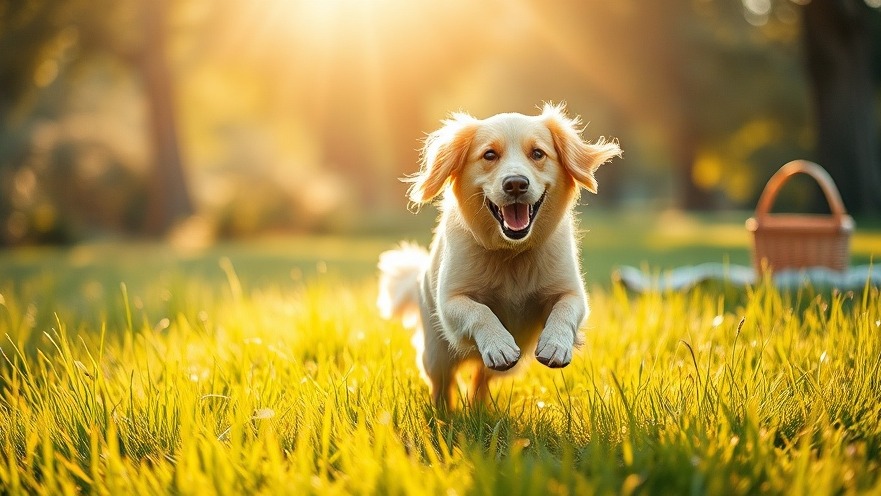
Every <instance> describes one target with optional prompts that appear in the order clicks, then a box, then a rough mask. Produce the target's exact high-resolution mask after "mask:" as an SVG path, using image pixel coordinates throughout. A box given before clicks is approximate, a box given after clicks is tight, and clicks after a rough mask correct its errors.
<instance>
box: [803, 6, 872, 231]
mask: <svg viewBox="0 0 881 496" xmlns="http://www.w3.org/2000/svg"><path fill="white" fill-rule="evenodd" d="M874 14H875V13H874V12H872V11H871V9H870V8H869V7H867V6H866V4H865V2H863V0H822V1H816V0H815V1H813V2H810V3H809V4H807V5H806V6H805V7H804V13H803V15H804V18H803V21H804V22H803V26H804V40H805V55H806V62H807V70H808V74H809V76H810V83H811V85H812V87H813V96H814V109H815V113H816V114H815V115H816V122H817V124H816V125H817V161H818V162H819V163H820V165H822V166H823V167H824V168H825V169H826V170H828V171H829V174H830V175H831V176H832V178H833V179H834V180H835V183H836V184H837V186H838V189H839V190H840V191H841V196H842V198H843V200H844V203H845V205H846V207H847V208H848V210H850V211H851V212H855V213H860V214H871V213H878V212H879V211H881V150H879V137H878V121H877V116H876V115H875V101H874V89H873V87H872V53H871V52H872V43H871V33H870V26H869V23H870V22H871V21H872V20H873V19H874ZM821 201H823V202H825V200H821Z"/></svg>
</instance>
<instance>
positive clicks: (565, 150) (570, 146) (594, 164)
mask: <svg viewBox="0 0 881 496" xmlns="http://www.w3.org/2000/svg"><path fill="white" fill-rule="evenodd" d="M541 116H542V117H543V118H544V119H545V123H546V125H547V126H548V129H549V130H550V131H551V135H552V136H553V137H554V146H555V147H556V149H557V154H558V155H559V156H560V162H561V163H562V165H563V167H564V168H565V169H566V171H567V172H569V175H571V176H572V178H573V179H575V182H577V183H578V184H580V185H581V186H582V187H583V188H584V189H586V190H588V191H590V192H591V193H596V192H597V181H596V179H595V178H594V176H593V173H594V171H596V170H597V169H598V168H599V166H601V165H603V164H604V163H606V162H608V161H609V160H611V159H612V158H613V157H620V156H621V148H620V147H619V146H618V143H617V142H615V141H606V139H605V138H602V137H601V138H599V139H598V140H597V142H596V143H587V142H585V141H584V140H583V139H582V138H581V132H582V131H583V129H584V128H583V127H582V126H581V120H580V119H579V118H578V117H575V118H569V117H567V116H566V106H565V105H564V104H557V105H552V104H550V103H546V104H545V106H544V108H543V109H542V113H541Z"/></svg>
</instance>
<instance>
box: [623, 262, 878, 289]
mask: <svg viewBox="0 0 881 496" xmlns="http://www.w3.org/2000/svg"><path fill="white" fill-rule="evenodd" d="M614 277H615V278H616V279H617V280H619V281H621V283H623V284H624V286H625V287H626V288H628V289H631V290H633V291H638V292H645V291H648V290H650V289H660V290H680V289H688V288H691V287H694V286H696V285H698V284H700V283H702V282H706V281H718V282H727V283H729V284H733V285H735V286H749V285H752V284H755V283H756V282H757V281H758V279H759V278H758V276H757V275H756V271H755V270H754V269H753V268H752V267H747V266H744V265H730V264H721V263H704V264H700V265H692V266H688V267H677V268H675V269H671V270H667V271H664V272H662V273H660V274H647V273H645V272H643V271H642V270H639V269H637V268H636V267H630V266H627V265H624V266H620V267H618V268H617V269H616V272H615V274H614ZM773 279H774V284H775V285H776V286H777V287H778V288H781V289H792V288H797V287H799V286H802V285H803V284H805V283H810V284H811V285H813V286H817V287H830V288H838V289H840V290H851V289H862V288H864V287H866V284H868V285H870V286H881V268H878V267H873V266H872V265H859V266H856V267H850V268H849V269H848V270H846V271H843V272H839V271H836V270H831V269H827V268H825V267H812V268H809V269H798V270H782V271H779V272H775V273H774V275H773Z"/></svg>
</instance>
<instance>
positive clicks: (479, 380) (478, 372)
mask: <svg viewBox="0 0 881 496" xmlns="http://www.w3.org/2000/svg"><path fill="white" fill-rule="evenodd" d="M489 379H490V372H489V370H488V369H487V368H486V367H484V365H483V364H482V363H479V364H477V366H476V367H475V369H474V375H473V376H472V377H471V387H470V388H469V389H468V403H469V404H470V405H471V406H474V405H477V404H478V403H483V404H486V400H487V399H488V398H489Z"/></svg>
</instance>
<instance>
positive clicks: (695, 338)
mask: <svg viewBox="0 0 881 496" xmlns="http://www.w3.org/2000/svg"><path fill="white" fill-rule="evenodd" d="M693 222H695V223H697V225H698V226H699V227H700V226H701V224H700V221H693ZM733 225H734V223H732V226H733ZM729 227H730V229H729V228H726V227H725V226H724V225H723V226H722V227H719V228H718V229H719V230H718V233H717V234H718V235H714V236H712V239H711V240H710V241H709V242H710V243H712V244H714V245H715V246H716V248H717V249H718V250H719V251H718V252H715V251H713V250H712V249H711V247H707V246H704V245H701V243H700V242H698V239H699V238H694V239H692V240H691V242H689V241H688V239H689V238H687V236H689V235H688V234H687V233H686V234H684V235H683V236H685V237H684V238H677V237H675V236H673V237H672V238H671V237H667V238H665V237H663V236H660V237H658V236H655V237H650V236H647V235H646V234H644V232H643V231H639V234H629V235H627V236H621V237H619V238H617V239H618V241H617V243H619V244H618V245H616V244H615V242H614V240H610V239H609V237H610V236H611V235H612V234H614V233H615V231H614V227H613V226H610V225H603V226H599V227H597V228H596V229H594V230H592V231H591V232H590V233H588V234H587V235H586V236H585V242H586V243H587V246H588V248H587V252H588V254H589V255H588V257H589V259H588V261H587V263H586V266H587V268H588V279H589V280H590V281H591V282H590V286H591V289H592V292H591V302H592V309H593V313H592V314H591V317H590V319H589V322H588V326H587V329H586V331H587V343H586V345H585V347H584V348H583V349H582V350H581V351H580V352H579V353H578V354H577V356H576V357H575V359H574V360H573V362H572V364H571V365H570V366H569V367H567V368H565V369H562V370H556V371H554V370H550V369H546V368H544V367H542V366H541V365H539V364H537V363H533V364H532V365H531V366H530V368H529V369H528V372H527V373H526V374H524V375H522V376H520V377H517V378H514V379H510V380H502V381H499V382H497V383H495V386H494V388H493V401H492V404H490V405H488V406H487V407H485V408H476V409H465V410H460V411H457V412H453V413H439V412H437V411H435V410H434V409H433V408H432V407H431V406H430V405H429V403H428V392H427V388H426V387H425V386H424V385H423V384H422V382H421V380H420V379H419V375H418V371H417V368H416V366H415V358H414V351H413V350H412V347H411V346H410V344H409V340H410V336H409V335H408V333H407V332H406V331H405V330H404V329H403V328H402V327H401V326H400V325H399V324H397V323H390V322H385V321H382V320H380V319H379V318H378V316H377V314H376V311H375V310H374V306H373V301H374V299H375V294H376V293H375V291H376V289H375V282H374V281H373V273H374V263H375V260H376V255H377V254H378V253H379V251H381V250H382V249H385V248H388V247H389V246H390V245H391V241H390V239H389V238H359V239H334V238H309V239H307V240H303V239H300V240H291V239H276V240H267V241H262V242H259V243H256V244H250V245H245V244H230V245H221V246H219V247H215V248H212V249H210V250H208V251H203V252H197V253H181V252H178V251H175V250H172V249H170V248H167V247H162V246H151V245H121V246H120V245H92V246H84V247H78V248H73V249H65V250H58V249H42V250H30V251H18V252H7V253H0V277H2V279H0V334H3V335H5V336H4V338H3V342H2V344H0V349H2V351H3V356H2V357H0V390H2V391H0V395H2V398H0V492H2V493H6V494H20V493H43V494H66V493H82V492H85V493H93V494H112V495H116V494H165V493H173V494H200V495H201V494H212V493H215V494H237V495H241V494H252V493H262V494H310V493H319V494H398V493H409V494H421V493H426V494H506V495H507V494H511V495H516V494H591V493H603V494H607V493H621V494H636V493H662V494H751V493H772V494H784V493H785V494H838V493H874V494H878V493H879V492H881V421H879V419H881V291H879V288H877V287H867V288H864V289H863V290H861V291H856V292H853V293H837V292H832V293H821V292H816V291H814V290H812V289H811V288H808V287H805V288H802V289H800V290H799V291H795V292H792V293H787V294H780V293H779V292H777V291H776V290H774V289H773V288H772V287H771V286H770V285H766V284H762V285H759V286H757V287H754V288H748V289H746V290H743V291H738V290H734V289H732V288H711V287H703V288H700V289H697V290H693V291H690V292H687V293H684V292H660V291H653V292H648V293H646V294H641V295H638V294H632V293H628V292H627V291H625V290H624V289H623V288H621V287H620V286H617V285H615V284H614V283H612V282H611V279H610V278H609V269H610V268H611V267H612V265H613V264H614V261H615V260H618V262H619V263H628V264H633V265H640V264H643V263H644V264H648V265H650V266H652V267H669V266H673V265H676V264H680V263H683V262H682V261H681V260H686V261H690V263H697V262H700V261H722V260H720V259H719V258H724V259H725V260H730V261H732V262H733V263H747V262H748V254H747V252H746V244H745V242H744V241H740V238H737V236H738V235H737V232H739V230H740V229H742V224H739V225H737V226H736V227H731V226H729ZM702 231H703V229H702V228H701V229H696V230H695V232H702ZM724 233H728V234H729V235H730V236H731V237H730V238H725V236H724V235H723V234H724ZM695 236H699V235H695ZM861 236H862V237H859V238H858V239H857V240H855V251H856V258H857V259H858V260H868V259H869V258H870V257H871V256H872V254H873V253H881V249H879V248H878V246H879V244H881V236H879V235H878V234H877V233H875V234H872V233H869V234H864V235H861ZM649 239H650V240H651V243H656V244H659V245H655V246H649V244H650V242H649V241H648V240H649ZM700 239H704V238H703V237H701V238H700ZM726 239H727V240H728V241H727V242H728V243H729V244H727V245H726V244H725V243H726V241H725V240H726ZM732 240H733V241H732ZM702 246H703V248H704V249H702V250H701V249H700V248H701V247H702ZM590 257H593V258H590ZM628 257H631V258H628ZM639 257H643V258H641V259H640V258H639ZM697 257H707V258H705V259H699V258H697ZM592 264H593V265H592ZM591 274H596V275H595V276H594V277H591Z"/></svg>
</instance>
